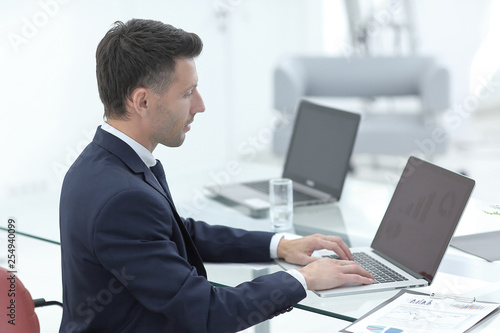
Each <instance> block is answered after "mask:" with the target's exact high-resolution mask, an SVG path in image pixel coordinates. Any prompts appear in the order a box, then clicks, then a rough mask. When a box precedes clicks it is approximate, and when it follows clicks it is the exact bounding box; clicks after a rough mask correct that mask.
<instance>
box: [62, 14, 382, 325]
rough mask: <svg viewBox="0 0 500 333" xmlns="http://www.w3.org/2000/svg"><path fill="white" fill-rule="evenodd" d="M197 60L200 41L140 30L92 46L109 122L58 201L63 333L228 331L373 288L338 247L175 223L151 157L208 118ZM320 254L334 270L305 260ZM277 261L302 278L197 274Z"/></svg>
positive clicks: (120, 26)
mask: <svg viewBox="0 0 500 333" xmlns="http://www.w3.org/2000/svg"><path fill="white" fill-rule="evenodd" d="M201 50H202V42H201V40H200V38H199V37H198V36H197V35H196V34H193V33H187V32H185V31H183V30H180V29H176V28H174V27H172V26H170V25H166V24H164V23H161V22H157V21H150V20H137V19H134V20H130V21H128V22H126V23H122V22H116V23H115V25H114V26H113V27H112V28H111V30H110V31H108V33H107V34H106V35H105V36H104V38H103V39H102V41H101V42H100V43H99V45H98V48H97V52H96V64H97V70H96V72H97V82H98V89H99V95H100V98H101V100H102V102H103V104H104V114H105V122H104V123H103V125H102V126H99V127H98V128H97V132H96V134H95V137H94V139H93V141H92V142H91V143H90V144H89V145H88V146H87V147H86V148H85V150H84V151H83V152H82V153H81V155H80V156H79V157H78V159H77V160H76V161H75V162H74V164H73V165H72V167H71V168H70V169H69V171H68V173H67V174H66V177H65V179H64V183H63V187H62V192H61V201H60V229H61V252H62V274H63V303H64V309H63V319H62V323H61V328H60V332H121V333H124V332H140V333H143V332H197V333H200V332H234V331H238V330H242V329H245V328H247V327H249V326H252V325H255V324H257V323H258V322H260V321H263V320H266V319H268V318H271V317H273V316H275V315H278V314H280V313H283V312H286V311H289V310H290V309H291V308H292V306H293V305H294V304H296V303H297V302H299V301H300V300H301V299H303V298H304V297H305V296H306V293H305V290H306V289H310V290H319V289H327V288H333V287H336V286H340V285H342V284H344V283H350V282H355V283H363V284H369V283H372V282H373V280H372V279H371V278H372V277H371V275H370V274H369V273H368V272H366V271H365V270H364V269H362V268H361V267H360V266H358V265H357V264H355V263H354V262H353V261H352V255H351V253H350V251H349V249H348V247H347V246H346V245H345V244H344V243H343V242H342V241H341V240H340V238H338V237H334V236H323V235H313V236H308V237H304V238H301V239H298V240H285V239H283V238H282V237H281V236H280V235H275V234H273V233H268V232H255V231H254V232H250V231H245V230H241V229H234V228H228V227H222V226H216V225H208V224H206V223H204V222H201V221H194V220H192V219H190V218H182V217H180V216H179V215H178V213H177V210H176V207H175V204H174V201H173V199H172V195H171V193H170V190H169V188H168V184H167V181H166V179H165V174H164V172H163V168H162V165H161V163H160V161H157V160H156V159H155V158H154V157H153V154H152V153H153V151H154V149H155V148H156V146H157V145H158V144H162V145H165V146H168V147H177V146H180V145H181V144H182V143H183V142H184V139H185V137H186V133H187V132H188V131H189V130H190V129H191V124H192V123H193V121H194V118H195V115H196V114H197V113H200V112H203V111H205V106H204V104H203V100H202V98H201V96H200V94H199V92H198V89H197V87H198V76H197V72H196V66H195V62H194V59H195V58H196V57H197V56H198V55H199V54H200V53H201ZM212 222H217V221H212ZM323 248H326V249H330V250H333V251H335V252H336V253H337V254H338V255H339V256H340V258H341V259H342V260H333V259H319V260H318V259H314V258H312V257H311V256H310V255H311V253H312V252H313V251H314V250H316V249H323ZM275 257H280V258H284V259H285V260H287V261H289V262H291V263H296V264H300V265H304V267H303V268H301V269H299V270H291V271H288V272H277V273H274V274H269V275H266V276H262V277H259V278H256V279H254V280H252V281H248V282H245V283H242V284H240V285H239V286H237V287H234V288H221V287H214V286H212V285H211V284H210V283H209V282H208V281H207V276H206V272H205V268H204V265H203V262H204V261H215V262H217V261H218V262H222V261H231V262H256V261H261V262H264V261H270V260H271V259H272V258H275Z"/></svg>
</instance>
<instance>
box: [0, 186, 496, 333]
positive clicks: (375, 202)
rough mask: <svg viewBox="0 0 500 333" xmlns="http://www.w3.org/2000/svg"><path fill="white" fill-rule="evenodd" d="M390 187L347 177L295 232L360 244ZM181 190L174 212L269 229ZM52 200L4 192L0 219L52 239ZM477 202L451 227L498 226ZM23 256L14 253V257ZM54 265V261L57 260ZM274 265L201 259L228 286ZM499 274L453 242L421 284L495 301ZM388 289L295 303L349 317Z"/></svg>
mask: <svg viewBox="0 0 500 333" xmlns="http://www.w3.org/2000/svg"><path fill="white" fill-rule="evenodd" d="M393 188H394V187H393V185H391V184H389V183H377V182H367V181H361V180H357V179H352V178H348V179H347V181H346V185H345V189H344V193H343V198H342V199H341V201H340V202H339V203H335V204H328V205H318V206H308V207H299V208H297V209H296V210H295V212H294V226H295V230H294V231H295V232H296V233H298V234H302V235H305V234H311V233H316V232H321V233H325V234H336V235H338V236H341V237H342V238H343V239H344V240H345V242H346V243H347V244H348V245H349V246H353V247H354V246H367V245H369V244H370V242H371V239H372V237H373V235H374V234H375V231H376V229H377V227H378V224H379V223H380V221H381V219H382V217H383V214H384V212H385V209H386V207H387V205H388V203H389V201H390V198H391V196H392V191H393ZM180 198H181V200H176V202H177V207H178V209H179V212H180V214H181V216H186V217H188V216H189V217H193V218H195V219H200V220H204V221H206V222H208V223H212V224H222V225H229V226H233V227H238V228H244V229H249V230H264V231H269V230H270V223H269V220H268V219H267V218H260V219H256V218H252V217H250V216H248V215H246V214H244V212H242V211H241V209H239V208H238V207H231V206H228V205H226V204H222V203H220V202H218V201H216V200H210V199H203V202H201V201H200V198H198V199H197V200H195V199H191V198H190V197H189V196H184V197H183V196H180ZM58 204H59V193H58V191H57V190H56V191H52V192H50V193H47V194H46V195H44V196H40V195H32V196H30V195H25V196H23V197H22V200H21V198H17V197H13V198H7V199H6V200H4V204H3V205H2V206H1V207H0V213H1V218H2V220H3V221H5V223H2V224H1V225H0V227H2V228H4V229H5V226H6V222H7V219H8V218H9V217H14V218H15V219H16V223H17V226H18V233H19V234H20V235H22V234H23V233H25V234H27V235H28V236H30V238H31V239H35V240H39V241H40V242H44V243H47V244H52V245H55V246H57V244H58V242H59V225H58ZM483 208H484V203H481V202H480V201H477V200H475V199H474V198H472V199H471V201H470V202H469V205H468V208H467V209H466V212H465V214H464V216H463V217H462V220H461V222H460V224H459V227H458V229H457V231H456V233H455V234H456V235H462V234H470V233H476V232H484V231H493V230H499V229H500V218H499V217H497V216H489V215H487V214H484V213H483V212H482V209H483ZM20 239H21V238H20ZM21 245H22V244H21ZM30 255H32V254H31V253H25V254H23V257H26V256H30ZM23 257H21V262H22V260H23V259H22V258H23ZM58 260H60V257H57V256H55V255H54V256H53V259H51V261H53V262H57V261H58ZM57 266H60V264H59V263H57ZM277 270H280V267H279V266H277V265H274V264H245V265H242V264H235V265H233V264H212V263H207V271H208V276H209V280H210V281H212V282H214V283H217V284H220V285H227V286H235V285H237V284H239V283H241V282H244V281H248V280H250V279H252V278H255V277H257V276H259V275H262V274H268V273H272V272H274V271H277ZM56 272H59V270H57V271H56ZM56 275H58V274H56ZM499 276H500V263H499V262H494V263H491V262H487V261H485V260H482V259H480V258H477V257H474V256H471V255H468V254H465V253H463V252H461V251H459V250H456V249H454V248H449V249H448V251H447V254H446V255H445V258H444V260H443V262H442V264H441V266H440V269H439V273H438V275H437V277H436V280H435V282H434V283H433V285H432V286H431V287H427V288H422V289H420V290H422V291H425V292H432V291H435V292H439V293H451V294H474V293H476V291H477V292H478V293H476V294H474V296H476V297H478V298H479V299H481V296H484V297H486V295H487V294H488V292H487V291H488V290H497V291H496V292H495V293H492V294H491V295H490V296H489V297H491V298H490V299H485V300H492V301H497V302H500V291H499V290H500V287H499V282H498V281H499V278H498V277H499ZM59 279H60V277H59ZM495 288H496V289H495ZM395 293H396V292H395V291H394V292H393V291H389V292H378V293H370V294H361V295H355V296H340V297H332V298H320V297H318V296H317V295H316V294H314V293H312V292H308V295H307V297H306V298H305V299H304V300H303V301H302V302H300V303H299V304H298V305H297V306H296V307H297V308H298V309H301V310H305V311H307V312H310V313H314V314H321V315H325V316H328V317H331V318H332V319H333V318H335V320H340V323H342V322H343V320H346V321H352V320H354V319H356V318H359V317H360V316H361V315H363V314H365V313H366V312H368V311H370V310H371V309H373V308H374V307H376V306H377V305H378V304H380V303H382V302H383V301H385V300H387V299H388V298H390V297H392V296H393V295H394V294H395ZM479 293H482V294H479ZM34 296H35V295H34ZM35 297H36V296H35ZM56 299H59V300H60V299H61V298H60V297H56ZM280 317H282V316H280ZM498 317H499V316H498V315H497V316H494V317H492V318H491V319H489V321H487V322H486V323H485V325H486V326H483V325H481V326H480V327H478V328H476V329H479V328H481V331H482V330H483V329H487V327H489V326H492V325H494V324H496V325H497V327H498V324H500V319H499V318H498ZM488 323H492V324H488Z"/></svg>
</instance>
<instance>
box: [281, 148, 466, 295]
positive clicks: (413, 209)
mask: <svg viewBox="0 0 500 333" xmlns="http://www.w3.org/2000/svg"><path fill="white" fill-rule="evenodd" d="M474 184H475V182H474V180H472V179H470V178H467V177H465V176H462V175H460V174H457V173H454V172H452V171H449V170H446V169H443V168H441V167H439V166H436V165H434V164H431V163H429V162H426V161H423V160H421V159H418V158H416V157H413V156H412V157H410V158H409V160H408V162H407V164H406V167H405V169H404V171H403V174H402V175H401V178H400V180H399V182H398V184H397V186H396V189H395V191H394V194H393V196H392V199H391V201H390V203H389V206H388V208H387V210H386V213H385V215H384V217H383V219H382V222H381V223H380V226H379V228H378V231H377V233H376V235H375V238H374V239H373V241H372V244H371V247H369V248H352V249H351V252H352V253H353V255H354V256H355V261H356V262H358V263H359V264H360V265H362V266H364V267H365V268H366V269H367V270H368V271H370V272H371V273H372V274H374V271H373V269H372V268H370V267H369V266H366V265H365V264H364V263H363V262H362V260H364V259H357V258H362V257H367V258H366V259H367V260H371V259H375V260H377V261H379V262H380V263H382V264H384V265H385V266H387V267H388V268H389V269H390V270H391V271H392V272H391V273H385V274H383V276H382V277H381V278H379V280H380V281H379V282H377V283H375V284H373V285H359V284H356V285H344V286H341V287H338V288H335V289H330V290H323V291H317V292H316V293H317V294H318V295H319V296H322V297H328V296H341V295H348V294H357V293H366V292H373V291H381V290H390V289H399V288H409V287H423V286H427V285H430V284H431V283H432V280H433V279H434V276H435V275H436V272H437V270H438V267H439V265H440V263H441V260H442V259H443V256H444V253H445V251H446V249H447V247H448V244H449V243H450V240H451V237H452V236H453V233H454V232H455V229H456V227H457V225H458V222H459V220H460V217H461V216H462V213H463V211H464V209H465V206H466V204H467V202H468V200H469V197H470V194H471V193H472V189H473V188H474ZM332 254H334V253H333V252H331V251H327V250H320V251H317V252H315V253H314V254H313V255H314V256H330V255H332ZM278 263H279V264H280V265H281V266H282V267H283V268H285V269H290V268H297V267H298V266H296V265H291V264H288V263H286V262H284V261H283V260H279V261H278ZM374 275H376V274H374ZM393 278H396V279H395V280H398V281H395V282H390V281H391V280H393ZM376 280H377V278H376Z"/></svg>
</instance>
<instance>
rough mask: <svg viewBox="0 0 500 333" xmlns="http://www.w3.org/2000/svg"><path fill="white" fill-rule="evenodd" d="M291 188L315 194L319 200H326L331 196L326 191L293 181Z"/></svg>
mask: <svg viewBox="0 0 500 333" xmlns="http://www.w3.org/2000/svg"><path fill="white" fill-rule="evenodd" d="M293 188H294V189H296V190H299V191H300V192H303V193H306V194H309V195H312V196H315V197H317V198H319V199H321V200H328V199H332V198H333V197H332V196H331V195H330V194H328V193H326V192H323V191H320V190H317V189H314V188H311V187H309V186H306V185H303V184H300V183H297V182H293Z"/></svg>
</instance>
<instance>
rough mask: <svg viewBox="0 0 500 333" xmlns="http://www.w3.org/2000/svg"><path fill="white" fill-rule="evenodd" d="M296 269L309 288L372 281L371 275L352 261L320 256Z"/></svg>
mask: <svg viewBox="0 0 500 333" xmlns="http://www.w3.org/2000/svg"><path fill="white" fill-rule="evenodd" d="M298 271H299V272H300V273H301V274H302V275H303V276H304V278H305V279H306V283H307V289H309V290H324V289H331V288H335V287H338V286H341V285H343V284H346V283H361V284H372V283H373V276H372V275H371V274H370V273H368V272H367V271H366V270H365V269H364V268H362V267H361V266H359V265H358V264H356V263H355V262H354V261H347V260H335V259H330V258H322V259H319V260H317V261H315V262H313V263H311V264H309V265H307V266H306V267H304V268H301V269H299V270H298Z"/></svg>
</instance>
